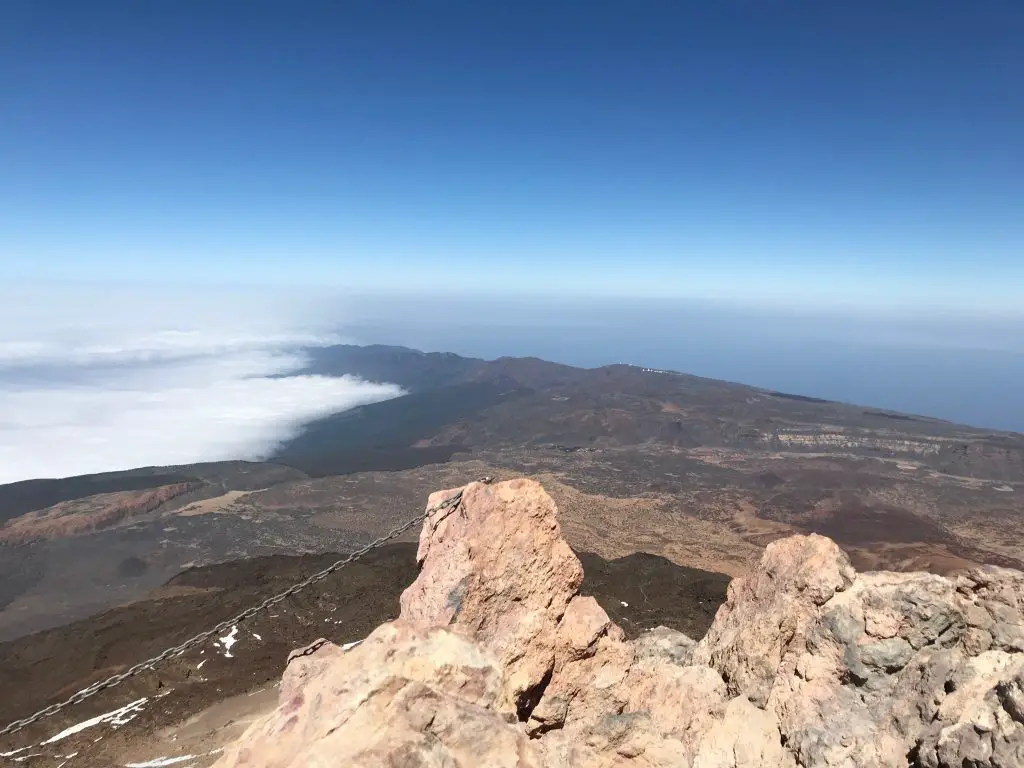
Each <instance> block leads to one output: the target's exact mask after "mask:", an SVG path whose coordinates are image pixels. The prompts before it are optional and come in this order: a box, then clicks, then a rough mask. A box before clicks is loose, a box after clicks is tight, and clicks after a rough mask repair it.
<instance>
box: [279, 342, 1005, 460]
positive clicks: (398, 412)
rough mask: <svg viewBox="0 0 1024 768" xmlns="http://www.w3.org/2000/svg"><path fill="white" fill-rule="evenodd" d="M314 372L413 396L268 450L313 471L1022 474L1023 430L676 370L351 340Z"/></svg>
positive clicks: (324, 352)
mask: <svg viewBox="0 0 1024 768" xmlns="http://www.w3.org/2000/svg"><path fill="white" fill-rule="evenodd" d="M307 370H308V371H309V372H315V373H329V374H330V375H343V374H350V375H354V376H359V377H361V378H369V379H374V378H381V379H386V380H388V381H392V382H395V383H400V384H401V385H402V386H403V387H405V388H406V389H408V390H409V392H410V394H408V395H406V396H404V397H398V398H395V399H392V400H388V401H385V402H381V403H376V404H374V405H372V406H365V407H362V408H358V409H354V410H353V411H349V412H346V413H342V414H337V415H334V416H329V417H327V418H324V419H320V420H318V421H315V422H313V423H312V424H310V425H308V426H307V427H306V428H305V429H304V430H303V432H302V433H300V434H299V435H298V436H296V437H295V438H293V439H292V440H290V441H288V442H286V443H284V444H283V445H282V446H281V447H280V448H279V449H278V450H277V451H276V452H275V453H274V455H273V456H272V457H271V460H273V461H279V462H282V463H285V464H289V465H291V466H294V467H297V468H299V469H301V470H302V471H304V472H307V473H309V474H314V475H325V474H339V473H347V472H355V471H367V470H387V469H396V468H407V467H414V466H419V465H422V464H425V463H430V462H432V461H438V460H446V459H447V458H448V457H449V456H451V455H454V454H455V453H458V452H467V451H473V450H493V449H496V448H500V447H511V446H530V445H544V444H551V443H554V444H564V445H568V446H576V447H586V446H603V447H606V448H608V447H619V448H625V447H629V446H640V445H645V444H660V445H665V446H672V447H676V448H697V447H701V446H707V447H731V448H747V449H759V450H763V449H775V450H786V451H803V452H814V451H822V450H825V451H830V452H835V451H842V450H845V451H854V452H857V453H859V454H865V455H872V456H880V457H888V456H899V455H905V456H908V457H914V458H915V459H923V460H924V461H925V463H926V464H927V465H928V466H930V467H932V468H934V469H937V470H940V471H945V472H952V473H955V474H965V475H967V476H971V477H978V478H987V479H1003V480H1012V479H1014V478H1017V477H1021V476H1024V436H1022V435H1013V434H1009V433H993V432H992V431H989V430H980V429H974V428H971V427H964V426H960V425H955V424H950V423H948V422H945V421H941V420H938V419H929V418H927V417H923V416H909V415H904V414H896V413H891V412H885V411H878V410H873V409H870V408H866V407H864V406H860V405H851V404H845V403H836V402H831V401H827V400H822V399H820V398H814V397H807V396H803V395H796V394H788V393H783V392H772V391H767V390H761V389H757V388H754V387H749V386H745V385H741V384H735V383H732V382H725V381H716V380H713V379H706V378H702V377H697V376H690V375H687V374H682V373H677V372H674V371H660V370H652V369H646V368H640V367H636V366H631V365H609V366H604V367H601V368H593V369H582V368H574V367H571V366H566V365H561V364H557V363H551V362H547V361H544V360H539V359H535V358H499V359H497V360H493V361H484V360H477V359H473V358H463V357H459V356H458V355H452V354H439V353H429V354H427V353H423V352H419V351H416V350H410V349H404V348H402V347H385V346H371V347H353V346H344V345H342V346H335V347H328V348H325V349H321V350H318V351H316V353H315V355H314V359H313V362H312V363H311V364H310V367H309V368H308V369H307Z"/></svg>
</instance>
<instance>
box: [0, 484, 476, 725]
mask: <svg viewBox="0 0 1024 768" xmlns="http://www.w3.org/2000/svg"><path fill="white" fill-rule="evenodd" d="M482 482H484V483H488V482H490V478H489V477H487V478H484V479H483V480H482ZM461 500H462V490H460V491H457V492H456V493H455V494H454V495H452V496H449V497H448V498H447V499H445V500H444V501H442V502H441V503H440V504H437V505H435V506H433V507H431V508H429V509H427V511H426V512H423V513H422V514H419V515H417V516H416V517H414V518H412V519H411V520H408V521H406V522H405V523H402V525H400V526H398V527H397V528H393V529H392V530H390V531H389V532H388V533H386V534H385V535H383V536H381V537H380V538H379V539H375V540H374V541H371V542H370V543H369V544H367V545H366V546H365V547H363V548H362V549H357V550H356V551H355V552H353V553H352V554H350V555H348V556H347V557H343V558H342V559H341V560H338V561H336V562H334V563H331V564H330V565H329V566H327V567H326V568H324V569H323V570H322V571H317V572H316V573H314V574H313V575H312V576H310V577H308V578H306V579H303V580H302V581H300V582H299V583H298V584H294V585H292V586H290V587H288V589H286V590H285V591H284V592H281V593H279V594H276V595H273V596H272V597H268V598H267V599H266V600H264V601H263V602H262V603H260V604H259V605H254V606H252V607H250V608H246V609H245V610H244V611H242V612H241V613H240V614H238V615H237V616H235V617H233V618H230V619H227V620H225V621H222V622H221V623H220V624H218V625H216V626H215V627H213V628H211V629H208V630H206V631H205V632H200V633H199V634H198V635H195V636H193V637H190V638H189V639H188V640H186V641H185V642H183V643H179V644H178V645H176V646H174V647H173V648H168V649H167V650H165V651H164V652H163V653H161V654H160V655H158V656H154V657H153V658H151V659H147V660H146V661H141V662H139V663H138V664H136V665H135V666H133V667H130V668H129V669H128V670H126V671H125V672H122V673H121V674H119V675H114V676H113V677H108V678H107V679H106V680H100V681H99V682H97V683H93V684H92V685H90V686H88V687H87V688H83V689H82V690H80V691H78V693H75V694H72V695H71V696H69V697H68V698H67V699H65V700H64V701H62V702H60V703H58V704H51V705H50V706H48V707H46V708H44V709H41V710H39V711H38V712H36V713H35V714H34V715H30V716H29V717H26V718H24V719H23V720H15V721H14V722H13V723H11V724H10V725H7V726H6V727H4V728H2V729H0V736H6V735H7V734H10V733H17V732H18V731H20V730H21V729H22V728H24V727H26V726H28V725H31V724H32V723H34V722H36V721H38V720H42V719H43V718H45V717H49V716H50V715H55V714H57V713H58V712H60V711H61V710H62V709H64V708H65V707H70V706H71V705H72V704H78V703H79V702H82V701H85V700H86V699H88V698H89V697H90V696H94V695H96V694H97V693H99V692H100V691H103V690H106V689H107V688H112V687H113V686H115V685H118V684H119V683H123V682H124V681H125V680H127V679H128V678H129V677H132V676H134V675H137V674H138V673H139V672H144V671H146V670H147V669H153V667H155V666H156V665H157V664H159V663H160V662H162V661H166V660H167V659H170V658H172V657H174V656H180V655H181V654H182V653H184V652H185V651H187V650H188V649H189V648H192V647H193V646H195V645H198V644H199V643H201V642H203V641H204V640H208V639H209V638H211V637H213V636H214V635H216V634H218V633H220V632H223V631H224V630H226V629H228V628H229V627H232V626H234V625H235V624H239V623H241V622H243V621H245V620H246V619H248V618H250V617H252V616H255V615H256V614H257V613H259V612H260V611H263V610H266V609H267V608H269V607H270V606H272V605H276V604H277V603H279V602H281V601H282V600H284V599H285V598H286V597H290V596H291V595H294V594H295V593H296V592H298V591H300V590H302V589H305V588H306V587H308V586H309V585H310V584H315V583H316V582H318V581H320V580H321V579H325V578H327V577H328V576H330V575H331V574H332V573H334V572H335V571H336V570H338V569H339V568H343V567H344V566H346V565H348V564H349V563H351V562H353V561H355V560H358V559H359V558H361V557H362V556H363V555H365V554H367V553H368V552H370V551H372V550H374V549H376V548H377V547H379V546H381V545H382V544H385V543H386V542H388V541H390V540H391V539H393V538H395V537H396V536H400V535H402V534H403V533H405V532H406V531H408V530H409V529H410V528H412V527H413V526H414V525H417V524H418V523H422V522H423V521H424V520H426V519H427V518H428V517H429V516H430V515H432V514H434V513H435V512H440V511H441V510H442V509H449V508H451V507H454V506H456V505H457V504H458V503H459V502H460V501H461Z"/></svg>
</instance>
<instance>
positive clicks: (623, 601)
mask: <svg viewBox="0 0 1024 768" xmlns="http://www.w3.org/2000/svg"><path fill="white" fill-rule="evenodd" d="M619 602H620V603H622V607H623V608H629V603H627V602H626V601H625V600H619Z"/></svg>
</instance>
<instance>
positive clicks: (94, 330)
mask: <svg viewBox="0 0 1024 768" xmlns="http://www.w3.org/2000/svg"><path fill="white" fill-rule="evenodd" d="M196 293H197V292H195V291H184V292H181V293H180V295H178V296H173V295H167V294H164V293H161V294H160V295H157V296H152V295H148V296H138V295H135V294H133V293H132V292H131V291H129V290H127V289H121V290H118V289H113V288H109V287H108V288H103V289H99V288H97V289H93V290H83V289H77V290H73V289H54V288H52V287H49V288H36V289H33V290H31V291H28V292H27V293H26V294H24V295H21V296H18V295H15V294H13V293H11V294H9V295H8V296H6V297H5V296H3V295H0V482H12V481H16V480H24V479H28V478H34V477H65V476H69V475H77V474H85V473H92V472H103V471H110V470H117V469H128V468H131V467H139V466H147V465H164V464H181V463H190V462H196V461H215V460H220V459H232V458H250V459H252V458H260V457H261V456H265V455H266V454H267V453H269V452H270V451H272V449H273V448H274V447H275V446H276V445H277V444H278V443H279V442H280V441H281V440H283V439H286V438H288V437H289V436H291V435H292V434H294V433H295V431H296V430H297V429H298V428H299V427H300V426H301V425H302V424H303V423H304V422H307V421H309V420H311V419H314V418H317V417H319V416H322V415H326V414H329V413H333V412H337V411H340V410H344V409H346V408H350V407H354V406H356V405H361V404H365V403H370V402H376V401H379V400H384V399H387V398H390V397H395V396H397V395H399V394H401V390H400V389H399V388H398V387H396V386H394V385H390V384H386V383H370V382H365V381H360V380H358V379H354V378H347V377H346V378H331V377H324V376H294V375H291V376H289V375H286V374H288V373H289V372H291V371H295V370H297V369H298V368H300V367H301V365H302V363H303V360H302V356H301V353H300V351H299V349H300V348H301V347H305V346H314V345H321V344H329V343H337V342H339V341H342V339H340V338H339V337H338V336H337V335H335V334H334V333H332V332H331V331H330V326H331V323H330V322H328V320H333V319H334V318H330V314H333V313H334V312H333V311H332V310H331V308H330V307H327V308H326V311H325V308H324V307H323V306H322V305H319V304H317V305H316V306H312V305H311V302H307V301H304V300H303V298H302V297H293V298H289V299H287V300H283V299H281V297H276V296H275V297H271V296H268V295H262V296H260V295H232V296H227V297H226V296H223V295H217V294H216V293H213V292H209V291H208V292H206V293H201V292H200V295H199V297H198V298H197V296H196ZM312 304H315V303H312ZM282 374H284V375H282Z"/></svg>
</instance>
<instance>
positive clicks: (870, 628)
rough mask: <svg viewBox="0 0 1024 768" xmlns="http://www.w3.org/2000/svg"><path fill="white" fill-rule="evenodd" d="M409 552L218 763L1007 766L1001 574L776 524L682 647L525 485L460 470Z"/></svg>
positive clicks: (1019, 594)
mask: <svg viewBox="0 0 1024 768" xmlns="http://www.w3.org/2000/svg"><path fill="white" fill-rule="evenodd" d="M450 493H451V492H450V491H444V492H441V493H438V494H435V495H434V496H432V497H431V500H430V503H432V504H433V503H436V502H437V501H439V500H441V499H443V498H445V497H446V496H447V495H449V494H450ZM419 560H420V565H421V570H420V573H419V576H418V578H417V579H416V581H415V583H414V584H412V585H411V586H410V587H409V588H408V589H407V590H406V592H405V593H404V594H403V596H402V611H401V616H400V618H399V619H397V620H396V621H394V622H391V623H388V624H384V625H382V626H380V627H379V628H378V629H377V630H376V631H374V632H373V633H372V634H371V635H370V636H369V637H368V638H366V639H365V640H364V641H363V642H362V643H360V644H358V645H356V646H355V647H353V648H351V649H350V650H347V651H346V650H342V649H340V648H338V647H336V646H334V645H331V644H330V643H326V644H323V645H321V646H320V647H319V648H318V649H317V650H315V652H311V653H307V654H305V655H298V656H295V657H294V658H293V660H292V661H291V662H290V663H289V666H288V668H287V670H286V672H285V675H284V679H283V680H282V685H281V694H280V702H279V705H278V707H277V709H276V710H275V711H274V712H272V713H271V714H270V715H268V716H266V717H265V718H263V719H262V720H260V721H257V722H256V723H254V724H253V725H252V726H251V727H250V728H249V730H248V731H247V732H246V733H245V734H244V736H243V737H242V738H241V739H240V740H239V741H238V742H237V743H235V744H233V745H232V746H230V747H229V748H228V749H227V750H226V751H225V754H224V755H223V757H222V759H221V760H220V761H219V762H218V763H217V766H218V768H241V767H242V766H247V767H249V768H299V767H300V766H302V767H303V768H307V767H309V768H312V767H318V768H326V767H327V766H367V767H369V766H437V767H438V768H441V767H442V766H444V767H445V768H448V767H455V766H510V767H511V766H518V767H520V768H532V767H534V766H536V767H537V768H541V767H545V768H563V767H565V768H567V767H568V766H580V767H583V768H591V767H598V766H615V765H624V766H636V768H655V767H656V766H684V767H685V766H689V767H690V768H755V767H757V766H763V767H768V766H772V767H774V766H783V767H788V768H795V766H805V767H806V768H810V767H811V766H814V767H815V768H817V767H819V766H821V767H824V766H830V767H832V766H835V767H842V768H854V767H855V766H870V767H872V768H876V767H877V768H883V767H885V768H889V767H890V766H919V767H921V768H947V767H948V768H952V766H958V768H959V767H961V766H974V767H978V766H993V767H994V768H1010V767H1011V766H1024V574H1021V573H1019V572H1016V571H1011V570H1006V569H1001V568H995V567H986V568H979V569H975V570H972V571H970V572H968V573H966V574H964V575H961V576H959V577H957V578H955V579H948V578H943V577H939V576H933V575H928V574H920V573H863V574H857V573H856V572H855V571H854V569H853V568H852V567H851V565H850V562H849V560H848V559H847V557H846V555H845V554H844V553H843V552H842V551H841V550H840V549H839V548H838V547H837V546H836V545H835V544H834V543H833V542H832V541H830V540H829V539H826V538H824V537H821V536H817V535H812V536H794V537H792V538H788V539H783V540H780V541H776V542H774V543H773V544H770V545H769V546H768V548H767V549H766V551H765V553H764V556H763V558H762V560H761V563H760V566H759V567H758V568H757V569H756V570H755V572H754V573H753V574H752V575H751V577H750V578H747V579H736V580H734V581H733V582H732V584H731V585H730V589H729V596H728V601H727V602H726V604H725V605H723V606H722V608H721V609H720V610H719V612H718V615H717V617H716V619H715V622H714V624H713V625H712V627H711V629H710V631H709V632H708V634H707V635H706V636H705V637H704V638H703V639H701V640H700V641H699V642H694V641H693V640H691V639H690V638H687V637H686V636H685V635H682V634H681V633H679V632H675V631H673V630H670V629H665V628H659V629H657V630H653V631H650V632H647V633H645V634H644V635H642V636H641V637H639V638H637V639H635V640H631V641H628V640H626V639H625V637H624V635H623V632H622V630H621V629H620V628H619V627H617V626H616V625H615V624H613V623H612V622H611V621H610V620H609V618H608V615H607V614H606V613H605V611H604V610H603V609H602V608H601V607H600V605H598V603H597V602H596V601H595V600H594V599H593V598H591V597H584V596H580V595H579V594H578V588H579V584H580V580H581V576H582V573H581V568H580V565H579V562H578V561H577V559H576V557H575V556H574V555H573V553H572V552H571V550H570V549H569V548H568V546H567V545H566V543H565V542H564V541H563V540H562V538H561V536H560V533H559V528H558V524H557V521H556V510H555V507H554V504H553V502H552V501H551V499H550V498H549V497H548V496H547V494H546V493H545V492H544V490H543V489H542V488H541V487H540V486H539V485H538V484H537V483H535V482H532V481H529V480H515V481H510V482H507V483H500V484H497V485H494V486H488V485H483V484H472V485H470V486H468V487H467V488H466V490H465V493H464V495H463V499H462V502H461V504H460V505H459V506H458V507H456V508H454V509H452V510H444V511H441V512H437V513H434V514H432V515H431V516H430V517H429V518H428V519H427V521H426V523H425V524H424V527H423V532H422V535H421V539H420V546H419Z"/></svg>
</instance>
